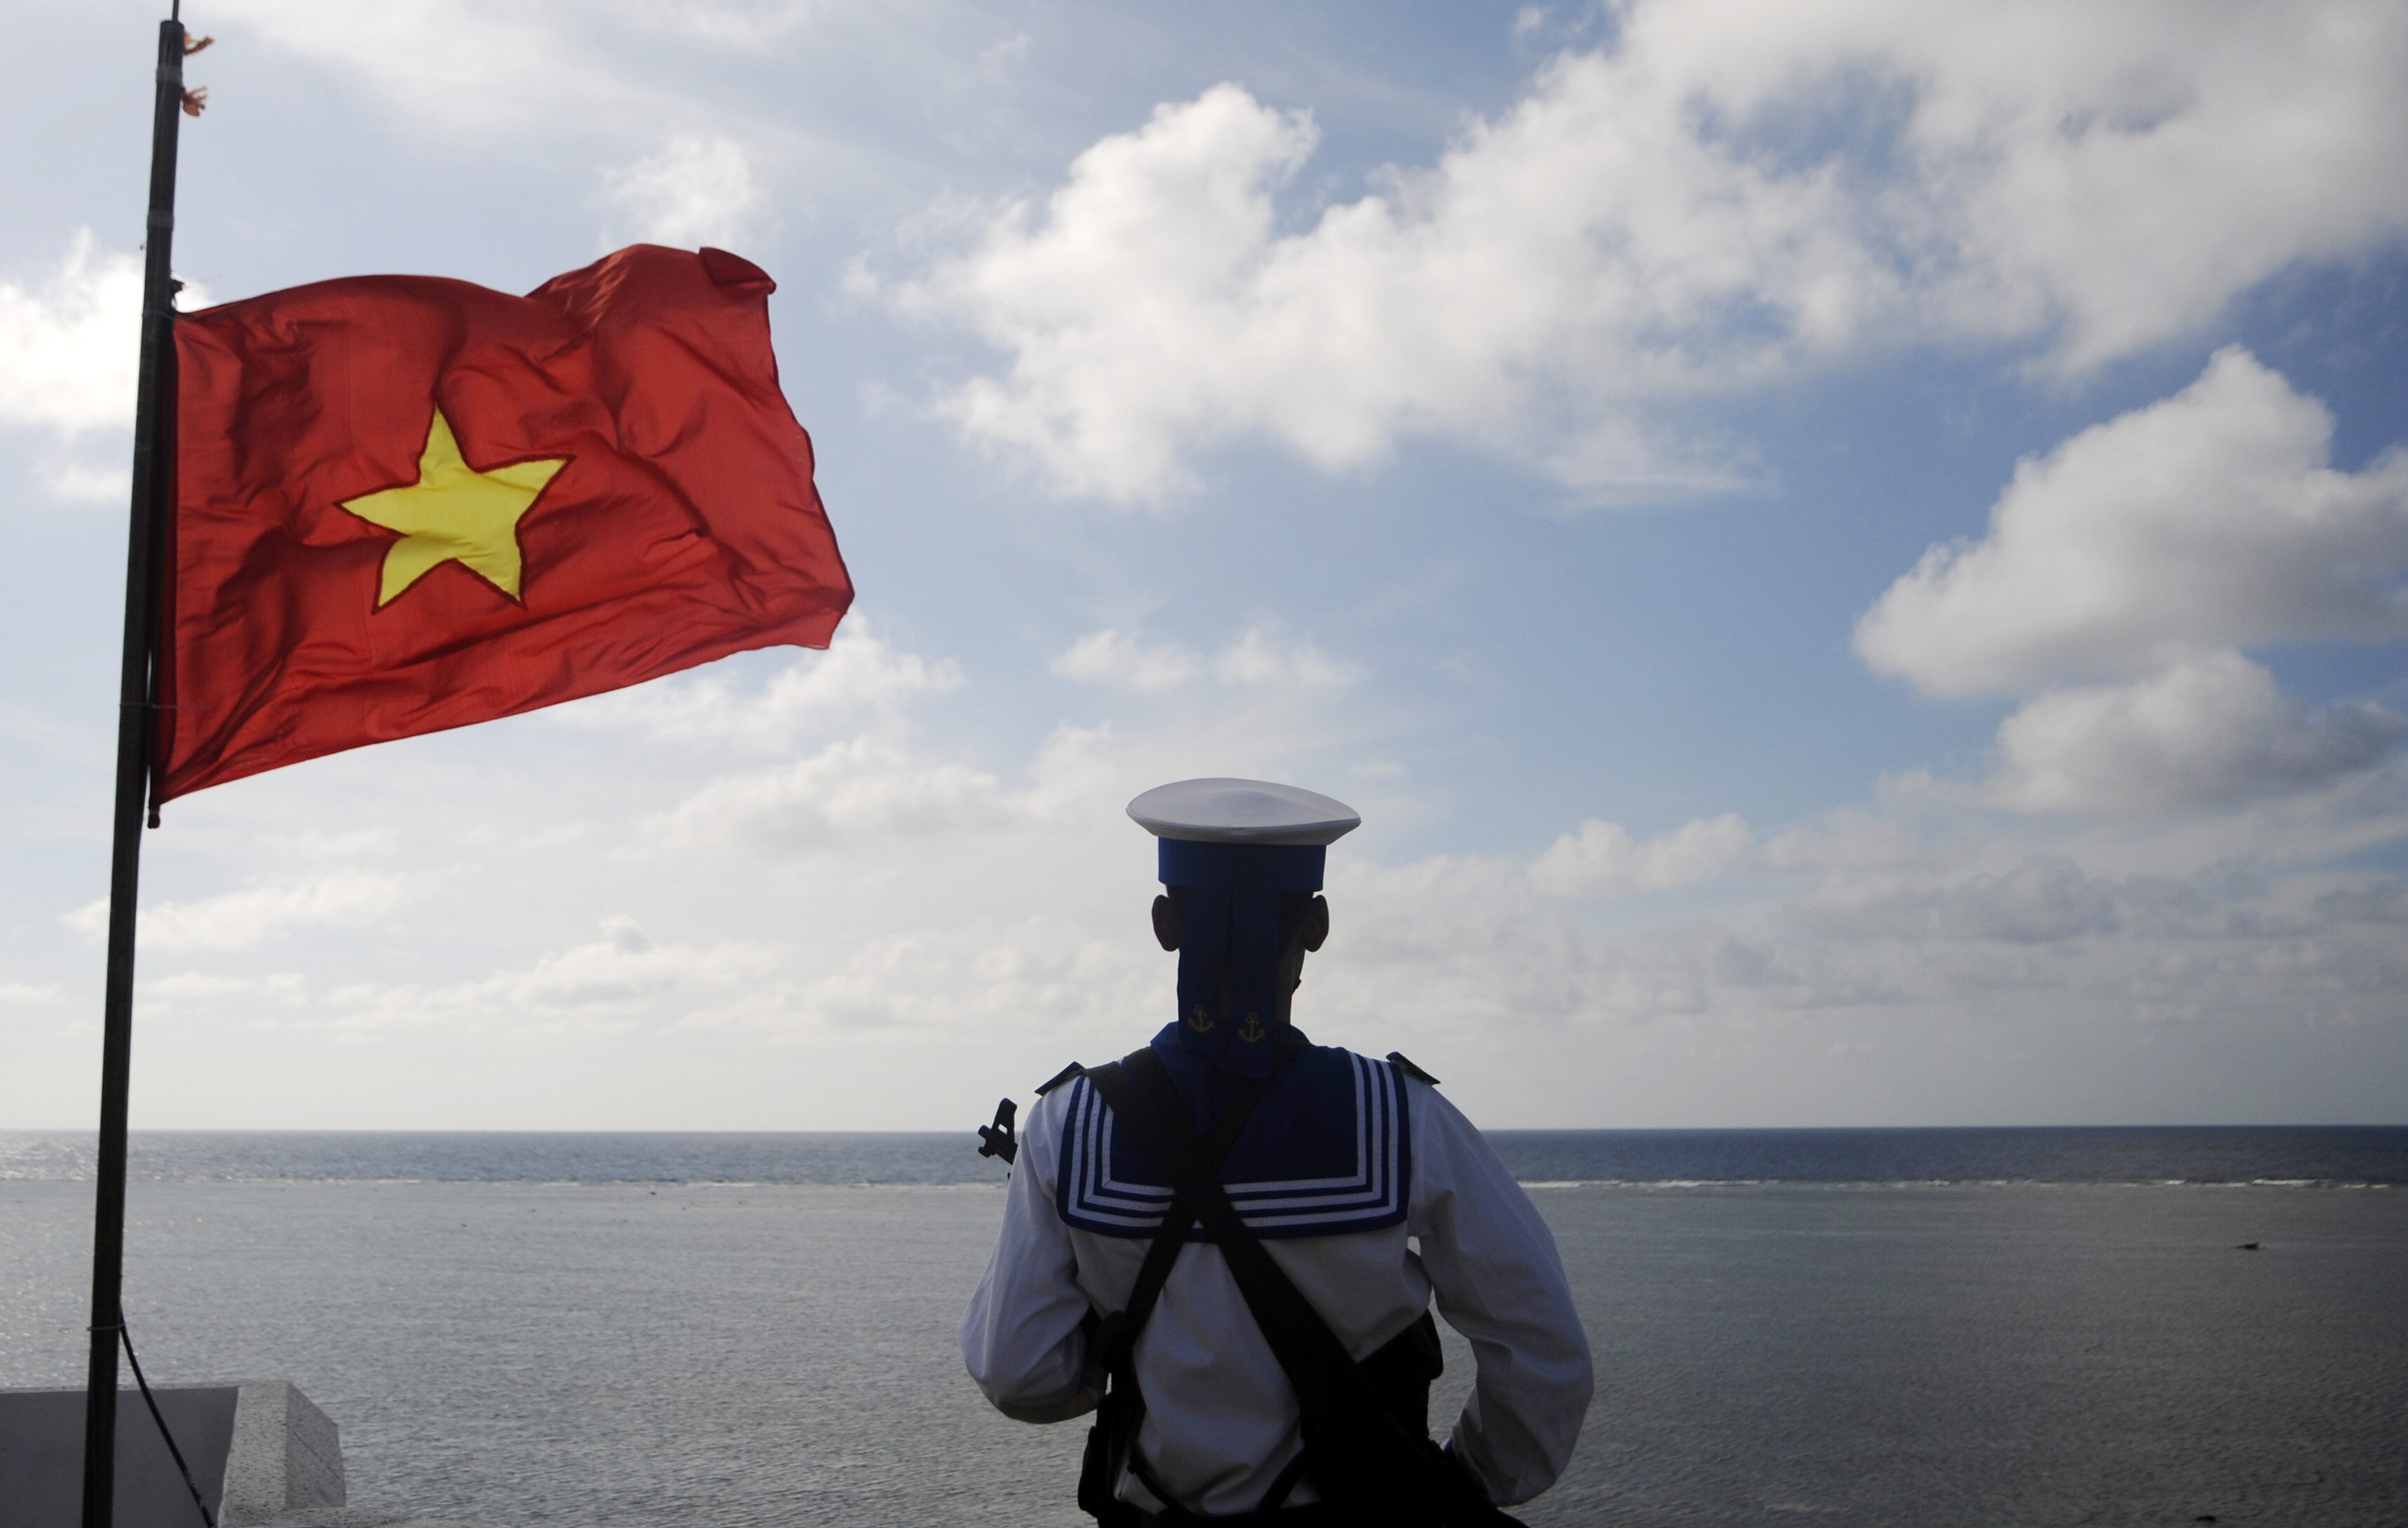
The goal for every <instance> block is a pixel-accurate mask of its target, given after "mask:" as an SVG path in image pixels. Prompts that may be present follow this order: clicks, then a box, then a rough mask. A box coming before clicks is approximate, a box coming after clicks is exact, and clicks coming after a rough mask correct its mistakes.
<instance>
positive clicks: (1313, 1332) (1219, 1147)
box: [1079, 1048, 1518, 1528]
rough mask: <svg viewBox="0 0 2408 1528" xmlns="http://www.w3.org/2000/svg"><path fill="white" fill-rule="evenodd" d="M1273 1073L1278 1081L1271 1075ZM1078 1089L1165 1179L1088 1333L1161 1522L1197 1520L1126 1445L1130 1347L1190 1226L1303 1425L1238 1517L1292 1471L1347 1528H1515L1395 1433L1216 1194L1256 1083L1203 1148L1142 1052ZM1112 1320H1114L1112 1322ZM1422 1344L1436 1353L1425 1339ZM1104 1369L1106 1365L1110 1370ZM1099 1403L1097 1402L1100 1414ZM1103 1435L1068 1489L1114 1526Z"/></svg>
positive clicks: (1234, 1102)
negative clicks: (1268, 1482) (1154, 1216)
mask: <svg viewBox="0 0 2408 1528" xmlns="http://www.w3.org/2000/svg"><path fill="white" fill-rule="evenodd" d="M1284 1059H1285V1058H1284V1057H1283V1061H1284ZM1272 1075H1273V1076H1274V1077H1275V1076H1277V1075H1278V1074H1277V1071H1276V1070H1274V1072H1273V1074H1272ZM1087 1080H1088V1082H1089V1083H1090V1084H1091V1085H1092V1086H1093V1087H1094V1088H1095V1089H1096V1091H1097V1092H1098V1093H1100V1094H1101V1095H1102V1096H1103V1100H1104V1102H1105V1103H1106V1104H1107V1105H1108V1106H1110V1107H1111V1111H1112V1114H1113V1117H1114V1118H1115V1119H1116V1120H1117V1121H1119V1124H1120V1126H1121V1128H1123V1129H1125V1130H1126V1131H1127V1132H1128V1133H1129V1135H1130V1136H1131V1137H1132V1138H1133V1139H1134V1140H1135V1141H1136V1143H1137V1145H1138V1146H1139V1148H1140V1150H1143V1151H1144V1152H1145V1154H1146V1156H1147V1157H1148V1158H1150V1159H1151V1160H1152V1161H1153V1163H1154V1165H1155V1166H1157V1167H1159V1168H1161V1169H1162V1170H1163V1171H1164V1172H1165V1173H1167V1174H1168V1176H1169V1178H1170V1183H1171V1188H1172V1192H1173V1197H1172V1200H1171V1203H1170V1206H1169V1207H1168V1209H1167V1210H1166V1211H1165V1212H1164V1215H1163V1223H1162V1229H1161V1231H1160V1232H1159V1233H1158V1234H1157V1235H1156V1236H1155V1237H1154V1244H1153V1245H1152V1246H1150V1247H1149V1248H1147V1249H1146V1259H1145V1263H1144V1264H1143V1265H1142V1267H1140V1270H1139V1275H1138V1282H1137V1285H1136V1286H1135V1287H1134V1288H1133V1289H1132V1291H1131V1293H1130V1300H1129V1306H1128V1308H1127V1309H1125V1310H1124V1311H1121V1312H1118V1313H1116V1314H1115V1315H1113V1316H1111V1317H1109V1318H1107V1319H1106V1321H1105V1322H1104V1325H1103V1326H1102V1327H1101V1328H1099V1329H1098V1332H1097V1339H1098V1341H1106V1342H1107V1345H1106V1346H1105V1348H1104V1349H1103V1351H1104V1354H1105V1361H1106V1364H1107V1365H1108V1366H1109V1367H1111V1373H1112V1379H1113V1386H1114V1389H1115V1390H1118V1389H1119V1388H1121V1386H1122V1385H1123V1383H1124V1378H1123V1376H1124V1372H1125V1376H1126V1378H1125V1384H1126V1389H1127V1392H1128V1394H1129V1395H1130V1396H1131V1397H1132V1398H1134V1405H1135V1415H1134V1417H1132V1418H1130V1419H1129V1424H1128V1429H1127V1431H1126V1433H1125V1438H1126V1439H1127V1447H1126V1449H1125V1459H1126V1463H1127V1464H1128V1466H1129V1467H1130V1468H1131V1469H1133V1470H1135V1471H1137V1472H1138V1476H1139V1478H1140V1479H1142V1480H1144V1481H1145V1483H1146V1486H1147V1489H1148V1490H1150V1491H1152V1492H1154V1494H1155V1495H1156V1496H1157V1497H1159V1498H1160V1499H1161V1500H1162V1501H1164V1502H1165V1503H1171V1504H1172V1505H1173V1511H1172V1513H1171V1514H1169V1517H1170V1520H1171V1521H1201V1520H1198V1519H1197V1517H1196V1516H1195V1514H1192V1513H1187V1512H1185V1511H1184V1510H1183V1509H1181V1508H1178V1507H1176V1504H1175V1503H1173V1499H1172V1497H1171V1496H1170V1495H1169V1493H1168V1492H1167V1491H1165V1490H1164V1489H1163V1488H1162V1487H1161V1486H1160V1485H1159V1484H1158V1483H1157V1482H1156V1481H1155V1479H1154V1478H1153V1471H1152V1470H1150V1469H1148V1468H1147V1467H1146V1466H1145V1463H1144V1460H1143V1457H1142V1455H1141V1454H1140V1452H1139V1451H1138V1449H1136V1447H1135V1440H1136V1436H1137V1423H1138V1422H1140V1421H1142V1420H1143V1416H1144V1411H1143V1407H1144V1402H1143V1400H1142V1398H1141V1397H1139V1395H1138V1391H1137V1385H1136V1374H1135V1364H1134V1351H1135V1347H1136V1339H1137V1332H1138V1330H1139V1329H1140V1328H1141V1327H1142V1326H1143V1324H1144V1321H1145V1318H1146V1317H1147V1316H1149V1315H1151V1314H1152V1313H1153V1309H1154V1302H1155V1301H1156V1299H1158V1298H1159V1297H1160V1295H1161V1292H1162V1286H1163V1283H1164V1282H1165V1281H1166V1280H1167V1279H1168V1278H1169V1275H1170V1265H1171V1264H1172V1263H1173V1262H1175V1261H1176V1260H1177V1258H1178V1255H1179V1250H1180V1247H1181V1245H1182V1244H1183V1242H1184V1241H1185V1239H1186V1235H1187V1229H1188V1227H1189V1226H1190V1225H1191V1224H1193V1223H1196V1222H1197V1221H1201V1222H1202V1224H1203V1226H1204V1230H1205V1233H1206V1234H1207V1235H1209V1236H1210V1237H1211V1240H1212V1242H1213V1244H1214V1245H1215V1246H1217V1247H1219V1248H1220V1250H1221V1256H1222V1257H1223V1259H1224V1260H1226V1263H1227V1264H1228V1266H1229V1272H1230V1275H1231V1277H1232V1278H1234V1279H1235V1280H1236V1281H1237V1285H1238V1291H1239V1293H1240V1294H1241V1295H1242V1296H1243V1297H1244V1298H1245V1302H1246V1308H1247V1309H1248V1310H1249V1311H1250V1312H1251V1313H1252V1314H1253V1315H1254V1323H1255V1324H1256V1325H1257V1326H1258V1327H1260V1328H1261V1329H1262V1334H1263V1337H1264V1340H1265V1341H1266V1342H1267V1343H1268V1344H1269V1347H1270V1349H1271V1353H1272V1356H1273V1357H1275V1358H1277V1359H1278V1360H1279V1365H1280V1368H1281V1369H1282V1370H1283V1372H1284V1373H1285V1374H1286V1375H1287V1378H1288V1383H1289V1385H1290V1386H1292V1387H1293V1388H1294V1389H1295V1392H1296V1396H1297V1408H1298V1410H1299V1412H1300V1413H1301V1417H1302V1431H1303V1434H1304V1451H1303V1453H1302V1455H1301V1456H1300V1457H1299V1459H1298V1460H1297V1463H1296V1464H1292V1465H1291V1466H1290V1467H1289V1468H1288V1469H1286V1470H1283V1472H1281V1476H1280V1478H1279V1480H1278V1481H1276V1482H1275V1483H1274V1484H1273V1486H1272V1488H1271V1491H1270V1493H1269V1495H1267V1496H1266V1497H1265V1499H1264V1501H1263V1503H1262V1505H1261V1506H1260V1507H1257V1508H1256V1509H1255V1512H1254V1514H1250V1516H1256V1517H1268V1516H1269V1514H1270V1513H1271V1511H1272V1509H1274V1508H1276V1507H1278V1506H1279V1505H1280V1504H1281V1503H1282V1502H1283V1501H1284V1499H1285V1498H1286V1496H1287V1493H1288V1491H1289V1489H1290V1488H1291V1487H1292V1486H1293V1485H1294V1484H1295V1482H1296V1478H1297V1475H1298V1474H1299V1473H1302V1474H1303V1475H1306V1476H1309V1477H1310V1478H1312V1483H1313V1487H1314V1489H1315V1490H1316V1491H1318V1492H1320V1493H1321V1496H1322V1499H1323V1501H1324V1502H1326V1504H1328V1508H1329V1512H1330V1517H1331V1521H1358V1520H1359V1521H1363V1522H1365V1523H1378V1524H1382V1525H1383V1528H1386V1525H1395V1528H1474V1525H1478V1528H1497V1525H1514V1528H1518V1524H1516V1523H1515V1520H1514V1519H1512V1518H1510V1517H1507V1516H1506V1515H1505V1514H1504V1513H1503V1512H1500V1511H1498V1508H1497V1507H1496V1506H1495V1505H1494V1504H1493V1503H1491V1502H1490V1501H1489V1500H1488V1498H1487V1495H1486V1493H1485V1492H1484V1491H1483V1490H1482V1489H1481V1487H1480V1485H1479V1483H1478V1482H1477V1481H1476V1480H1475V1479H1473V1478H1472V1477H1471V1476H1470V1474H1469V1472H1468V1471H1467V1470H1465V1469H1464V1468H1463V1467H1462V1466H1461V1465H1459V1464H1457V1463H1456V1462H1455V1460H1453V1459H1452V1458H1451V1457H1449V1456H1448V1455H1447V1454H1446V1453H1445V1452H1444V1450H1442V1449H1441V1448H1440V1447H1439V1445H1437V1444H1436V1443H1433V1442H1431V1441H1430V1439H1429V1438H1428V1437H1427V1436H1426V1435H1424V1436H1421V1437H1418V1438H1417V1437H1414V1436H1412V1435H1411V1434H1410V1433H1408V1432H1407V1431H1406V1429H1405V1427H1404V1426H1403V1425H1402V1424H1401V1423H1400V1422H1399V1421H1398V1418H1397V1416H1396V1414H1395V1413H1394V1412H1393V1411H1392V1410H1391V1409H1390V1407H1389V1404H1388V1403H1387V1402H1386V1401H1385V1400H1384V1399H1383V1397H1382V1395H1381V1394H1380V1392H1379V1391H1378V1390H1377V1389H1376V1388H1374V1386H1373V1385H1372V1383H1371V1381H1370V1379H1369V1378H1368V1377H1367V1376H1366V1375H1365V1374H1364V1372H1363V1369H1362V1367H1361V1366H1360V1365H1358V1364H1356V1363H1355V1358H1354V1355H1353V1354H1351V1353H1349V1352H1348V1351H1347V1349H1346V1345H1345V1344H1344V1343H1342V1342H1341V1341H1340V1340H1339V1338H1338V1335H1337V1334H1336V1333H1334V1332H1332V1331H1331V1330H1330V1328H1329V1323H1328V1322H1327V1321H1324V1320H1323V1319H1322V1316H1321V1313H1320V1312H1319V1311H1317V1310H1315V1309H1314V1308H1313V1307H1312V1302H1311V1301H1310V1300H1308V1299H1306V1298H1305V1296H1304V1292H1302V1291H1300V1290H1298V1289H1297V1287H1296V1284H1295V1282H1294V1281H1293V1280H1291V1279H1290V1278H1288V1276H1287V1274H1286V1272H1285V1271H1284V1270H1283V1269H1282V1268H1281V1267H1280V1265H1279V1264H1278V1263H1277V1262H1276V1261H1274V1260H1273V1259H1272V1257H1271V1255H1270V1253H1269V1250H1266V1249H1265V1248H1264V1246H1263V1243H1262V1239H1261V1238H1260V1237H1258V1236H1256V1235H1254V1231H1253V1230H1252V1229H1251V1228H1250V1227H1248V1226H1247V1224H1246V1222H1245V1221H1244V1219H1243V1218H1242V1217H1241V1216H1240V1215H1239V1213H1238V1211H1237V1208H1236V1207H1235V1206H1233V1205H1231V1204H1230V1203H1229V1196H1228V1193H1227V1192H1226V1191H1225V1190H1224V1189H1223V1188H1222V1186H1221V1177H1220V1170H1221V1164H1222V1163H1223V1162H1224V1161H1225V1160H1226V1158H1227V1156H1228V1152H1229V1149H1230V1147H1231V1146H1233V1145H1234V1144H1235V1143H1236V1141H1237V1138H1238V1135H1239V1134H1240V1131H1241V1130H1242V1129H1243V1128H1244V1123H1245V1116H1246V1115H1248V1114H1250V1113H1251V1112H1252V1111H1253V1109H1254V1105H1255V1103H1256V1102H1258V1101H1259V1100H1260V1099H1261V1097H1262V1094H1263V1092H1264V1090H1265V1088H1266V1087H1267V1086H1268V1084H1269V1078H1265V1079H1262V1080H1261V1081H1259V1082H1254V1081H1248V1080H1246V1079H1240V1090H1239V1092H1237V1093H1236V1094H1235V1095H1233V1096H1232V1098H1231V1099H1230V1102H1229V1105H1228V1107H1226V1108H1225V1109H1224V1110H1223V1112H1222V1116H1221V1118H1220V1119H1219V1120H1217V1121H1214V1128H1213V1132H1212V1139H1211V1142H1210V1143H1209V1144H1208V1143H1205V1142H1201V1141H1198V1140H1197V1137H1196V1132H1195V1130H1194V1128H1193V1127H1192V1126H1191V1125H1190V1124H1189V1122H1188V1115H1187V1108H1186V1106H1185V1104H1184V1103H1183V1101H1182V1100H1181V1098H1180V1096H1179V1092H1178V1090H1177V1088H1175V1087H1174V1086H1173V1085H1172V1083H1171V1080H1170V1074H1169V1072H1168V1069H1167V1068H1165V1067H1164V1065H1163V1064H1162V1061H1161V1058H1159V1057H1158V1056H1156V1055H1155V1054H1154V1051H1153V1050H1151V1049H1150V1048H1149V1049H1146V1050H1138V1051H1135V1052H1132V1053H1131V1054H1130V1055H1128V1056H1127V1057H1125V1058H1124V1059H1123V1060H1121V1061H1119V1062H1116V1063H1113V1064H1110V1065H1106V1066H1099V1067H1097V1068H1095V1069H1094V1070H1092V1071H1090V1072H1088V1073H1087ZM1157 1265H1158V1266H1157ZM1427 1319H1428V1318H1427V1317H1426V1315H1425V1317H1424V1318H1423V1320H1424V1321H1427ZM1116 1322H1117V1323H1121V1324H1119V1325H1118V1326H1115V1324H1114V1323H1116ZM1431 1336H1432V1344H1433V1346H1435V1333H1432V1334H1431ZM1107 1339H1109V1340H1108V1341H1107ZM1115 1363H1117V1365H1118V1366H1112V1365H1114V1364H1115ZM1105 1405H1106V1406H1110V1405H1111V1398H1110V1397H1107V1399H1106V1402H1105ZM1099 1409H1100V1408H1099ZM1106 1430H1107V1421H1106V1419H1104V1418H1102V1417H1099V1419H1098V1421H1097V1428H1096V1435H1091V1436H1090V1439H1089V1443H1088V1448H1089V1452H1090V1455H1091V1458H1090V1468H1089V1469H1088V1471H1087V1472H1085V1473H1084V1474H1082V1477H1081V1479H1080V1490H1079V1505H1080V1507H1082V1508H1084V1509H1085V1510H1087V1511H1088V1512H1090V1513H1094V1514H1095V1515H1097V1518H1098V1520H1099V1521H1103V1522H1105V1523H1107V1524H1111V1523H1112V1522H1114V1521H1115V1520H1114V1519H1112V1518H1108V1517H1105V1516H1104V1515H1103V1514H1102V1513H1100V1512H1097V1506H1099V1505H1103V1503H1095V1504H1091V1502H1090V1496H1091V1490H1090V1478H1091V1477H1092V1476H1094V1475H1096V1474H1097V1470H1096V1469H1095V1467H1094V1466H1095V1465H1096V1464H1098V1463H1108V1464H1110V1465H1111V1474H1110V1476H1109V1477H1107V1478H1105V1479H1104V1480H1103V1481H1102V1484H1101V1495H1102V1497H1103V1498H1104V1500H1105V1502H1109V1504H1110V1505H1111V1507H1119V1508H1121V1509H1122V1510H1123V1511H1124V1512H1125V1511H1126V1510H1127V1504H1125V1503H1122V1502H1118V1501H1116V1500H1111V1491H1112V1487H1113V1485H1114V1483H1115V1482H1116V1479H1117V1476H1118V1473H1119V1471H1118V1465H1119V1464H1120V1463H1121V1462H1122V1461H1121V1460H1118V1459H1112V1460H1109V1461H1098V1460H1097V1459H1095V1458H1094V1457H1093V1456H1094V1455H1095V1452H1096V1449H1097V1436H1100V1435H1104V1434H1105V1433H1106ZM1299 1467H1300V1469H1299ZM1117 1521H1136V1520H1135V1519H1134V1518H1133V1517H1130V1518H1122V1519H1119V1520H1117Z"/></svg>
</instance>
